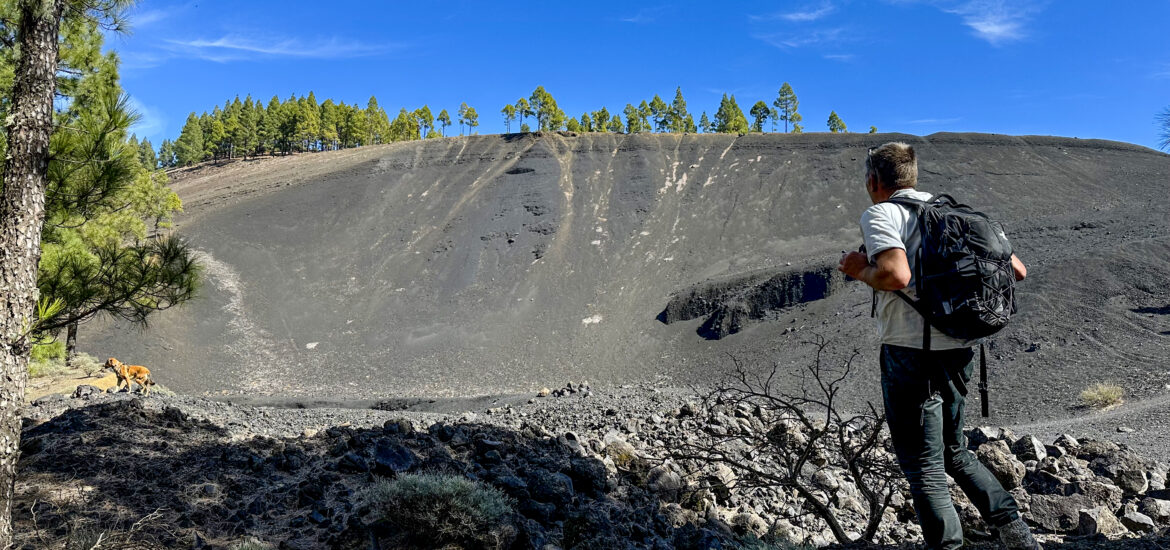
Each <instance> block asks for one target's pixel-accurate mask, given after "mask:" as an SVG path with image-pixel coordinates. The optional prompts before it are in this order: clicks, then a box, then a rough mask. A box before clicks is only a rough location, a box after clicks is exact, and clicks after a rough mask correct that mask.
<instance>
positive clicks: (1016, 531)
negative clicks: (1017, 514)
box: [999, 518, 1044, 550]
mask: <svg viewBox="0 0 1170 550" xmlns="http://www.w3.org/2000/svg"><path fill="white" fill-rule="evenodd" d="M999 541H1000V542H1002V543H1003V545H1004V546H1005V547H1007V549H1008V550H1044V547H1043V546H1040V543H1038V542H1036V538H1035V537H1033V536H1032V530H1031V529H1029V528H1028V524H1027V523H1024V519H1023V518H1016V519H1015V520H1012V522H1011V523H1009V524H1007V525H1004V526H1002V527H1000V528H999Z"/></svg>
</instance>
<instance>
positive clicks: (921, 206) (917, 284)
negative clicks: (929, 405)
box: [882, 195, 954, 351]
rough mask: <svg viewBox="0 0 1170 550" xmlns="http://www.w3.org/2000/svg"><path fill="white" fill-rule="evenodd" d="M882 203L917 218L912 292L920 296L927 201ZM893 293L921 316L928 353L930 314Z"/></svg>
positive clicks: (907, 199) (902, 199)
mask: <svg viewBox="0 0 1170 550" xmlns="http://www.w3.org/2000/svg"><path fill="white" fill-rule="evenodd" d="M939 197H946V198H947V199H949V200H951V202H954V199H951V197H950V196H949V195H939ZM936 198H938V197H934V198H932V199H931V201H934V200H935V199H936ZM882 202H892V203H894V204H898V205H901V206H904V207H906V208H907V209H909V210H910V211H912V212H914V214H915V216H916V217H917V218H918V235H919V239H920V242H919V245H918V251H917V252H916V255H915V259H914V267H915V271H916V272H917V273H915V277H914V291H915V293H916V294H917V295H919V296H922V284H923V281H922V280H923V277H922V246H923V244H925V242H926V221H925V220H924V219H923V216H922V211H923V210H925V209H926V205H927V201H923V200H919V199H915V198H911V197H891V198H888V199H886V200H885V201H882ZM895 293H896V294H897V295H898V297H899V298H901V299H902V300H905V302H906V303H907V304H910V307H912V308H914V311H917V312H918V314H919V315H922V349H923V350H924V351H929V350H930V312H928V311H926V310H925V309H923V308H922V306H921V305H920V304H919V303H918V301H917V300H912V299H910V297H909V296H907V295H906V293H904V292H902V291H901V290H897V291H895Z"/></svg>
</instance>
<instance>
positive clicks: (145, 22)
mask: <svg viewBox="0 0 1170 550" xmlns="http://www.w3.org/2000/svg"><path fill="white" fill-rule="evenodd" d="M173 13H174V11H172V10H143V11H140V12H136V13H133V14H131V15H130V27H131V28H133V29H141V28H145V27H149V26H150V25H153V24H155V23H158V22H159V21H162V20H164V19H166V18H168V17H170V16H171V14H173Z"/></svg>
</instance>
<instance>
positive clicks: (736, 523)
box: [730, 512, 768, 537]
mask: <svg viewBox="0 0 1170 550" xmlns="http://www.w3.org/2000/svg"><path fill="white" fill-rule="evenodd" d="M730 523H731V528H732V530H734V531H735V533H736V534H737V535H740V536H746V535H751V536H754V537H762V536H764V535H765V534H767V532H768V522H766V521H764V518H761V517H760V516H759V515H758V514H756V513H754V512H741V513H739V514H736V515H734V516H732V518H731V522H730Z"/></svg>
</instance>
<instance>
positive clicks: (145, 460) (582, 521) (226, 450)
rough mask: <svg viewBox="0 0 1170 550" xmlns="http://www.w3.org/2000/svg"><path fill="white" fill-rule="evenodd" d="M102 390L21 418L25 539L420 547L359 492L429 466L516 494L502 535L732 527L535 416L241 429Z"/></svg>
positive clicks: (585, 537) (593, 541)
mask: <svg viewBox="0 0 1170 550" xmlns="http://www.w3.org/2000/svg"><path fill="white" fill-rule="evenodd" d="M99 399H103V400H109V399H113V400H109V401H105V402H97V403H91V404H86V405H84V406H80V407H78V408H74V409H69V410H66V411H65V412H64V413H63V414H60V415H58V416H56V417H54V418H52V419H51V420H49V421H47V422H44V423H42V424H40V425H36V426H28V427H26V429H25V430H24V435H23V438H24V439H23V441H24V445H23V448H24V450H23V456H22V460H21V462H20V466H19V467H20V474H19V482H18V484H17V499H16V503H15V510H14V521H15V522H16V526H17V532H18V533H21V537H22V539H21V540H20V543H21V545H22V546H18V548H20V547H23V548H49V547H65V546H67V544H68V545H71V546H77V543H78V541H85V540H92V539H93V537H94V536H95V533H100V532H103V531H104V532H107V533H110V532H117V533H118V534H119V535H120V536H125V537H126V538H133V539H134V540H135V542H137V543H139V544H149V545H151V546H146V547H155V546H157V547H160V548H176V547H187V548H191V547H194V548H228V547H230V546H231V545H232V544H234V543H237V542H239V541H242V540H245V539H246V538H248V537H255V538H257V539H260V540H262V541H265V542H269V543H272V544H273V545H274V546H275V547H277V548H305V549H308V548H355V549H356V548H371V547H376V546H371V544H372V543H371V542H370V541H371V537H372V536H373V538H379V537H380V538H381V544H382V545H383V546H382V547H395V548H398V547H411V546H410V545H408V544H404V543H403V542H402V541H401V540H397V539H395V537H396V536H400V534H397V533H395V532H393V530H392V529H391V530H389V531H387V530H386V529H385V528H381V529H379V528H373V527H369V526H371V525H376V522H374V521H372V520H371V519H370V518H372V517H375V516H376V515H377V511H374V510H369V509H368V507H366V508H363V505H362V504H361V502H362V499H361V493H362V491H363V490H364V489H365V488H367V487H369V486H370V485H371V484H372V483H374V482H375V481H377V480H379V479H393V478H395V477H396V476H398V475H399V474H401V473H404V472H411V473H414V472H420V471H425V472H438V473H450V474H455V475H461V476H466V477H469V478H471V479H476V480H480V481H483V482H485V483H487V484H490V485H492V486H495V487H497V488H498V489H500V490H502V491H504V492H505V493H506V494H507V495H508V496H509V497H511V498H512V499H514V501H515V502H516V505H515V506H514V513H513V514H511V515H509V516H508V517H507V519H506V521H507V523H509V524H510V526H509V527H508V529H507V530H506V531H507V532H508V533H510V536H511V537H512V539H511V540H512V543H511V545H509V546H505V547H510V548H543V547H544V546H545V544H546V543H555V544H558V545H559V546H560V547H563V548H572V547H598V548H601V547H604V548H626V547H658V548H662V547H674V548H709V547H717V546H716V545H717V544H718V542H719V541H723V540H729V538H730V536H729V535H728V534H726V533H717V532H714V531H711V530H706V529H701V528H698V527H696V526H694V525H682V526H680V527H675V525H677V523H675V524H673V525H672V522H671V521H670V520H668V519H667V518H666V517H664V516H663V515H662V514H660V513H659V504H660V503H659V501H658V500H657V499H656V498H654V497H652V496H651V495H650V494H649V493H647V492H645V491H643V490H641V489H639V488H638V487H636V486H631V485H627V484H624V483H620V482H615V478H614V477H613V476H609V475H607V470H606V466H605V465H604V464H603V463H602V462H601V461H599V460H597V459H595V458H585V457H582V456H577V455H575V454H574V453H572V452H571V451H570V450H569V449H568V448H566V447H565V446H563V445H562V444H560V443H558V442H557V441H556V440H555V439H553V440H547V439H544V438H542V436H541V435H540V434H538V433H536V432H534V431H533V430H531V429H528V428H527V427H525V428H521V429H520V430H519V431H513V430H505V429H500V428H495V427H489V426H483V425H472V424H436V425H433V426H431V427H430V429H429V431H428V430H427V428H425V427H424V428H421V430H422V431H419V430H416V429H415V426H414V425H413V424H412V422H411V421H409V420H405V419H400V420H391V421H388V422H387V423H386V424H385V425H384V426H383V427H381V428H372V429H371V428H365V429H357V428H353V427H332V428H328V429H325V430H323V431H321V432H320V433H311V432H306V433H305V434H304V435H303V436H301V437H293V438H271V437H262V436H261V437H254V438H249V439H246V440H243V439H239V438H236V440H235V441H232V437H231V435H230V430H228V429H226V428H225V427H222V426H217V425H213V424H211V423H209V422H207V421H203V420H198V419H194V418H191V417H189V416H188V414H186V413H185V412H184V411H182V410H180V409H178V408H176V407H172V406H169V405H166V404H165V402H163V403H161V406H160V403H158V402H156V403H151V404H149V405H146V404H144V401H145V400H143V399H139V398H134V397H130V396H121V395H117V396H99ZM129 535H133V536H129ZM375 535H376V536H375ZM107 536H108V535H107ZM86 537H89V539H86ZM387 537H389V539H387ZM388 540H389V541H390V542H389V544H390V546H385V545H386V544H387V543H388V542H387V541H388ZM85 547H86V548H88V547H89V546H88V545H86V546H85ZM141 547H144V546H135V548H141Z"/></svg>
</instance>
